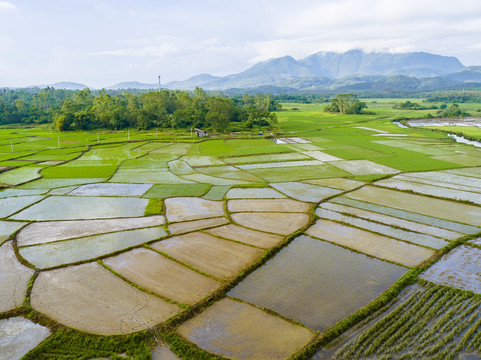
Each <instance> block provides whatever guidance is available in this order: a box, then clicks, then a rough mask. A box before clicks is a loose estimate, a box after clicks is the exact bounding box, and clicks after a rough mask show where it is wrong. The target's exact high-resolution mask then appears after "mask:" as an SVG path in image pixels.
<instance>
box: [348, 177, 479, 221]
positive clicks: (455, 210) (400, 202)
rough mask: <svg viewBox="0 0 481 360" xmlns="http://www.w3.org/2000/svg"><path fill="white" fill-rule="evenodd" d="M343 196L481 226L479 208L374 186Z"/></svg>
mask: <svg viewBox="0 0 481 360" xmlns="http://www.w3.org/2000/svg"><path fill="white" fill-rule="evenodd" d="M345 196H346V197H348V198H350V199H356V200H361V201H367V202H371V203H374V204H380V205H383V206H388V207H392V208H395V209H401V210H405V211H411V212H414V213H418V214H422V215H427V216H432V217H436V218H439V219H445V220H449V221H454V222H458V223H461V224H468V225H473V226H481V208H480V207H477V206H473V205H467V204H460V203H456V202H453V201H448V200H441V199H433V198H430V197H427V196H421V195H413V194H407V193H403V192H399V191H395V190H390V189H383V188H378V187H374V186H365V187H363V188H361V189H359V190H355V191H354V192H352V193H349V194H346V195H345Z"/></svg>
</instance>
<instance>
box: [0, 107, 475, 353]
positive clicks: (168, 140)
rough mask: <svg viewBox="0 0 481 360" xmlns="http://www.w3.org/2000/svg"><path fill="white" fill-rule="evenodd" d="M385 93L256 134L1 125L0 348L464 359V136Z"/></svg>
mask: <svg viewBox="0 0 481 360" xmlns="http://www.w3.org/2000/svg"><path fill="white" fill-rule="evenodd" d="M387 102H389V100H387V99H384V100H383V101H380V103H379V104H378V105H376V104H373V105H372V106H373V108H374V109H375V111H377V112H379V115H356V116H351V115H333V114H326V113H323V112H321V111H318V110H316V111H310V114H309V116H306V113H307V111H298V112H293V111H289V110H287V111H282V112H279V114H278V117H279V129H278V130H273V131H272V133H273V134H272V136H271V135H269V136H267V138H264V136H261V135H257V132H253V133H252V134H232V135H230V136H227V135H226V136H223V137H221V136H219V137H212V138H205V139H197V138H191V137H190V134H188V133H185V134H183V133H175V134H174V133H169V134H164V135H163V136H161V137H159V138H157V137H156V136H155V132H154V134H152V133H151V132H149V131H146V132H136V131H134V130H133V129H131V131H130V137H131V139H132V140H131V141H128V137H127V136H126V133H125V132H117V133H104V134H100V135H99V140H97V135H96V134H89V133H85V132H79V133H67V132H66V133H61V134H60V137H61V139H60V142H59V141H58V138H57V137H58V136H59V135H58V134H56V133H55V134H53V133H49V132H43V131H40V130H38V129H35V128H33V129H1V130H0V186H1V187H0V358H1V357H5V356H7V358H8V357H9V356H10V357H11V355H10V354H11V351H12V350H11V349H13V348H15V349H19V351H20V350H21V351H20V352H18V354H25V353H27V352H29V351H30V350H31V349H33V348H36V350H34V351H36V352H34V353H30V354H35V355H31V357H30V359H36V358H39V356H40V355H39V354H41V356H44V357H43V358H48V356H49V355H48V354H53V353H52V352H51V351H52V349H53V348H57V347H58V346H57V345H56V344H60V343H61V344H62V346H63V347H62V350H61V351H62V355H59V358H60V359H62V360H63V359H67V358H78V357H80V356H82V349H84V348H87V347H88V348H89V354H92V356H91V358H109V357H110V358H111V357H114V355H115V356H124V355H125V354H127V351H134V350H135V349H137V348H139V349H140V348H142V349H145V348H147V349H149V347H150V349H151V350H152V351H153V350H155V349H154V348H155V346H156V345H155V344H159V343H161V342H165V343H166V344H167V345H168V346H170V350H171V351H172V352H169V356H174V355H172V354H173V353H175V356H176V357H178V358H180V359H193V358H194V359H202V358H209V357H211V356H214V355H216V356H223V357H224V358H231V359H288V358H309V357H311V358H312V357H313V358H315V359H327V358H330V357H337V358H340V359H341V358H342V359H350V358H363V357H364V358H388V357H389V356H391V357H392V358H397V357H400V358H401V357H402V356H404V357H409V356H411V357H414V358H415V356H414V355H416V354H423V356H424V355H426V357H430V356H434V357H435V356H437V357H438V358H440V356H441V357H442V356H444V355H446V354H448V355H449V354H451V353H452V354H457V355H456V356H459V357H460V358H463V357H464V358H468V357H469V356H478V357H479V355H480V354H481V348H480V346H481V345H480V344H481V341H480V339H479V334H480V329H481V321H480V318H479V317H480V315H479V314H480V313H479V311H480V309H479V301H480V300H479V292H480V291H481V290H480V288H479V284H480V283H481V279H480V269H479V263H480V262H481V258H480V254H479V252H480V242H479V238H480V233H481V207H480V204H481V202H480V201H481V200H479V199H478V198H479V196H480V194H481V180H480V179H481V168H480V167H479V166H480V165H481V150H480V149H478V148H476V147H473V146H470V145H468V144H462V143H457V142H455V141H453V140H452V139H451V138H449V137H448V136H447V135H445V134H443V133H442V132H432V131H430V130H427V129H424V128H416V129H414V128H409V127H407V128H401V127H398V126H396V125H395V124H393V123H392V121H391V120H392V113H391V112H390V110H389V111H388V110H387V109H386V106H387V105H386V103H387ZM302 106H306V107H307V108H309V105H302ZM302 106H301V108H303V107H302ZM313 108H315V105H313ZM16 132H18V133H16ZM289 132H292V133H289ZM271 137H272V138H271ZM134 139H135V140H134ZM10 140H12V145H13V151H12V146H10ZM271 140H275V141H271ZM59 145H60V147H59ZM408 285H411V287H409V288H408V289H407V290H406V287H408ZM27 319H28V320H27ZM384 319H386V320H384ZM356 324H360V325H358V327H356ZM13 327H14V328H15V329H16V330H15V331H13V330H12V329H13ZM4 329H7V330H4ZM78 330H80V331H78ZM346 331H347V332H346ZM7 332H8V334H13V335H12V336H10V335H8V336H7V335H5V334H6V333H7ZM27 333H29V334H30V335H28V334H27ZM342 333H345V335H344V336H345V337H344V338H343V337H341V338H339V336H340V335H341V334H342ZM89 334H90V335H89ZM111 335H124V336H122V337H112V336H111ZM90 336H95V337H94V338H91V337H90ZM336 338H337V340H336V341H337V342H336V341H335V342H334V343H333V342H332V341H333V340H335V339H336ZM59 339H61V341H60V340H59ZM92 339H95V341H94V340H92ZM418 340H419V341H418ZM421 340H422V341H421ZM122 341H125V342H129V344H130V345H128V346H130V347H122V346H123V345H122V346H120V345H115V346H114V345H112V344H119V342H122ZM416 341H418V342H416ZM65 344H69V345H65ZM108 344H111V345H108ZM132 344H133V345H132ZM332 344H337V345H332ZM109 346H110V347H109ZM116 346H118V349H123V350H118V352H116V350H106V349H113V348H115V347H116ZM132 346H133V347H132ZM335 346H338V347H337V348H336V349H335V350H333V349H334V348H335ZM330 347H331V348H330ZM5 349H6V350H5ZM43 349H45V350H43ZM126 349H134V350H126ZM9 351H10V352H9ZM59 351H60V350H59ZM157 353H159V352H158V351H157ZM5 354H8V355H5ZM55 354H56V355H55V356H57V353H55ZM123 354H124V355H123ZM388 354H390V355H388ZM413 354H414V355H413ZM12 356H13V355H12ZM15 356H16V357H17V358H19V357H20V356H22V355H15ZM29 356H30V355H27V357H26V359H29ZM52 356H53V355H52ZM62 356H63V357H62ZM89 356H90V355H89ZM128 356H130V355H128Z"/></svg>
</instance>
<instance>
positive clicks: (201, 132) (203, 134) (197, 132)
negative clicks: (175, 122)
mask: <svg viewBox="0 0 481 360" xmlns="http://www.w3.org/2000/svg"><path fill="white" fill-rule="evenodd" d="M194 130H195V136H197V137H207V136H209V133H208V132H207V131H205V130H200V129H194Z"/></svg>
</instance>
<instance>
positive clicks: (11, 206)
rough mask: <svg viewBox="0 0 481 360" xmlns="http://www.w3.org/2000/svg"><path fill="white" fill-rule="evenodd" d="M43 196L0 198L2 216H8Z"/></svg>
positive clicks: (0, 214) (0, 213) (0, 215)
mask: <svg viewBox="0 0 481 360" xmlns="http://www.w3.org/2000/svg"><path fill="white" fill-rule="evenodd" d="M43 198H44V197H43V196H38V195H30V196H19V197H11V198H3V199H0V217H2V218H3V217H7V216H9V215H11V214H13V213H16V212H17V211H19V210H21V209H23V208H24V207H27V206H29V205H31V204H33V203H35V202H37V201H39V200H42V199H43Z"/></svg>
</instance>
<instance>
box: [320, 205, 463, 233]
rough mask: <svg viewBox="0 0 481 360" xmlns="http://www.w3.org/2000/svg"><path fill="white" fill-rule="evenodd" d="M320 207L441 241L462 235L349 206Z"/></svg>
mask: <svg viewBox="0 0 481 360" xmlns="http://www.w3.org/2000/svg"><path fill="white" fill-rule="evenodd" d="M320 207H321V208H323V209H328V210H332V211H336V212H339V213H345V214H351V215H354V216H357V217H359V218H363V219H367V220H372V221H376V222H379V223H383V224H387V225H392V226H395V227H398V228H403V229H406V230H411V231H416V232H419V233H422V234H427V235H431V236H436V237H439V238H442V239H449V240H455V239H457V238H460V237H462V236H463V234H462V233H459V232H456V231H451V230H446V229H441V228H439V227H435V226H431V225H426V224H421V223H418V222H414V221H409V220H404V219H400V218H397V217H394V216H389V215H384V214H380V213H376V212H373V211H368V210H364V209H359V208H355V207H351V206H346V205H340V204H336V203H331V202H328V203H322V204H321V205H320Z"/></svg>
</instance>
